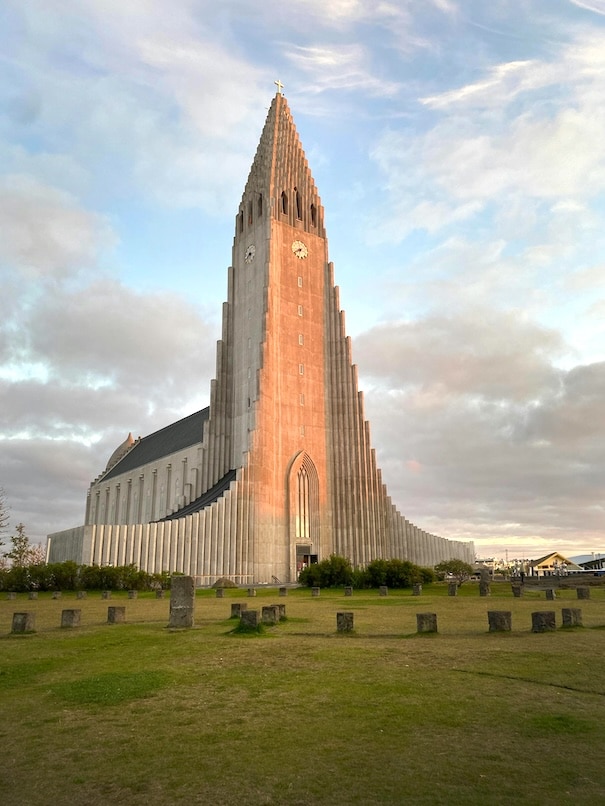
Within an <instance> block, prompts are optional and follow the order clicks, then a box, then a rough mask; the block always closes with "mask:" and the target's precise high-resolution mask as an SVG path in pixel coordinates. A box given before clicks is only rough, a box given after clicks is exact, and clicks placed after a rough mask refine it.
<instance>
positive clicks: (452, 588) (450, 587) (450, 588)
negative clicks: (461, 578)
mask: <svg viewBox="0 0 605 806" xmlns="http://www.w3.org/2000/svg"><path fill="white" fill-rule="evenodd" d="M447 595H448V596H458V583H457V582H448V583H447Z"/></svg>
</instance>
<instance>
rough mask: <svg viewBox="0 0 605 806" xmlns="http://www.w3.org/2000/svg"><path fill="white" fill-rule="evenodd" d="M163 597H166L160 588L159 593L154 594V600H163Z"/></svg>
mask: <svg viewBox="0 0 605 806" xmlns="http://www.w3.org/2000/svg"><path fill="white" fill-rule="evenodd" d="M165 596H166V591H165V590H163V589H162V588H160V590H159V591H156V592H155V598H156V599H163V598H164V597H165Z"/></svg>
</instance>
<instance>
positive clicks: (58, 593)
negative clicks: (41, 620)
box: [53, 591, 61, 599]
mask: <svg viewBox="0 0 605 806" xmlns="http://www.w3.org/2000/svg"><path fill="white" fill-rule="evenodd" d="M60 598H61V591H53V599H60Z"/></svg>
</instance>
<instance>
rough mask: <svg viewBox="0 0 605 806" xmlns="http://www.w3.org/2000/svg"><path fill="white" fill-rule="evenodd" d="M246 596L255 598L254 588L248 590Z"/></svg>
mask: <svg viewBox="0 0 605 806" xmlns="http://www.w3.org/2000/svg"><path fill="white" fill-rule="evenodd" d="M248 596H256V588H248Z"/></svg>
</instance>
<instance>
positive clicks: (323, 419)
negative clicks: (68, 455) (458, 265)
mask: <svg viewBox="0 0 605 806" xmlns="http://www.w3.org/2000/svg"><path fill="white" fill-rule="evenodd" d="M330 554H339V555H342V556H345V557H348V558H349V560H350V561H351V563H352V564H353V565H354V566H356V567H359V566H364V565H365V564H367V563H368V562H370V561H372V560H374V559H376V558H385V559H390V558H399V559H405V560H410V561H411V562H413V563H417V564H418V565H423V566H433V565H435V564H436V563H438V562H440V561H442V560H447V559H452V558H458V559H462V560H465V561H466V562H473V560H474V546H473V544H472V543H470V542H469V543H463V542H458V541H452V540H448V539H445V538H442V537H438V536H436V535H432V534H429V533H427V532H425V531H423V530H422V529H421V528H419V527H418V526H415V525H414V524H412V523H410V522H409V521H408V520H407V519H406V518H405V517H404V516H403V515H402V514H401V513H400V512H399V511H398V510H397V508H396V506H395V505H394V503H393V502H392V501H391V498H390V497H389V495H388V492H387V489H386V486H385V484H384V483H383V480H382V475H381V471H380V469H379V468H378V466H377V462H376V454H375V451H374V449H373V448H372V447H371V443H370V429H369V424H368V422H367V421H366V420H365V417H364V407H363V395H362V393H361V392H360V391H359V389H358V381H357V368H356V366H355V365H354V364H353V363H352V358H351V342H350V339H349V338H348V337H347V335H346V333H345V326H344V314H343V312H342V310H341V309H340V303H339V293H338V288H337V287H336V286H335V284H334V267H333V264H332V263H330V262H329V259H328V244H327V239H326V233H325V229H324V215H323V208H322V205H321V200H320V197H319V195H318V192H317V188H316V187H315V182H314V181H313V177H312V176H311V172H310V169H309V166H308V163H307V159H306V156H305V153H304V151H303V148H302V145H301V142H300V139H299V136H298V133H297V130H296V127H295V125H294V121H293V119H292V115H291V112H290V109H289V106H288V103H287V101H286V98H285V96H284V95H283V94H282V92H281V88H280V87H279V85H278V92H277V94H276V95H275V97H274V98H273V101H272V103H271V107H270V109H269V112H268V115H267V119H266V122H265V126H264V129H263V132H262V135H261V138H260V143H259V145H258V149H257V152H256V156H255V158H254V161H253V164H252V168H251V169H250V174H249V176H248V181H247V183H246V186H245V189H244V193H243V196H242V200H241V202H240V205H239V209H238V211H237V215H236V217H235V236H234V239H233V255H232V266H231V267H230V268H229V269H228V293H227V302H226V303H224V305H223V320H222V335H221V339H220V341H219V342H218V343H217V355H216V377H215V379H214V380H212V381H211V387H210V406H209V407H208V408H205V409H203V410H202V411H199V412H196V413H194V414H191V415H189V416H188V417H185V418H184V419H182V420H179V421H178V422H176V423H173V424H172V425H168V426H166V427H165V428H163V429H161V430H159V431H157V432H156V433H154V434H150V435H149V436H146V437H144V438H139V439H137V440H134V439H133V438H132V436H131V435H129V436H128V438H127V439H126V440H125V441H124V443H122V444H121V445H120V446H119V447H118V448H117V449H116V450H115V451H114V453H113V454H112V456H111V457H110V459H109V461H108V463H107V466H106V467H105V469H104V470H103V471H102V472H101V473H100V475H99V476H98V477H97V478H96V479H95V480H94V481H93V482H92V483H91V485H90V489H89V491H88V497H87V502H86V515H85V523H84V525H83V526H79V527H76V528H73V529H68V530H66V531H63V532H57V533H55V534H51V535H49V536H48V544H47V560H48V562H62V561H64V560H74V561H76V562H78V563H82V564H99V565H101V564H103V565H106V564H111V565H127V564H130V563H134V564H135V565H136V566H137V567H138V568H140V569H142V570H145V571H147V572H149V573H159V572H162V571H168V572H182V573H185V574H189V575H191V576H193V577H195V580H196V584H197V585H212V584H213V583H214V582H215V581H216V580H217V579H219V578H222V577H228V578H229V579H231V580H233V581H234V582H236V583H238V584H240V585H246V584H248V585H251V584H263V583H287V582H295V581H296V579H297V576H298V573H299V572H300V570H301V568H302V567H303V566H304V565H306V564H308V563H312V562H317V561H320V560H322V559H325V558H327V557H329V556H330Z"/></svg>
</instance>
